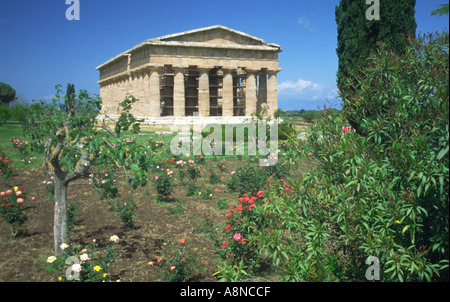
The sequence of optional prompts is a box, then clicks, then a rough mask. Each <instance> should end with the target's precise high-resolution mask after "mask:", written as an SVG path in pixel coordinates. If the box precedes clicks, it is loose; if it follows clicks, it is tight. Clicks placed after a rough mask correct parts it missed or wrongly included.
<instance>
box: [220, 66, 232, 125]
mask: <svg viewBox="0 0 450 302" xmlns="http://www.w3.org/2000/svg"><path fill="white" fill-rule="evenodd" d="M222 116H233V75H232V74H231V70H228V69H226V70H224V74H223V105H222Z"/></svg>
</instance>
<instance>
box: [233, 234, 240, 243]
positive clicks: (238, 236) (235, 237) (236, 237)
mask: <svg viewBox="0 0 450 302" xmlns="http://www.w3.org/2000/svg"><path fill="white" fill-rule="evenodd" d="M233 239H234V240H236V241H239V240H240V239H241V234H239V233H236V234H234V236H233Z"/></svg>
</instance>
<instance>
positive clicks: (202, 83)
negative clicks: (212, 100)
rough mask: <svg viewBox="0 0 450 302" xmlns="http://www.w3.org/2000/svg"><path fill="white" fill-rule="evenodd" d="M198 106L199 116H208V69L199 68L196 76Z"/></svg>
mask: <svg viewBox="0 0 450 302" xmlns="http://www.w3.org/2000/svg"><path fill="white" fill-rule="evenodd" d="M198 107H199V112H200V116H202V117H206V116H209V69H200V76H199V78H198Z"/></svg>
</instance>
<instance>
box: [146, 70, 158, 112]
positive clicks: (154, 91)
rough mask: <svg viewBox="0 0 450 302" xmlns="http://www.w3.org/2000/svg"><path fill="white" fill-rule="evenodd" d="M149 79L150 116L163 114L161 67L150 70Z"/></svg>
mask: <svg viewBox="0 0 450 302" xmlns="http://www.w3.org/2000/svg"><path fill="white" fill-rule="evenodd" d="M149 74H150V76H149V81H148V88H149V92H148V94H149V95H148V103H149V106H148V107H149V109H148V110H149V116H152V117H159V116H161V98H160V89H159V69H158V68H156V67H153V68H151V69H150V71H149Z"/></svg>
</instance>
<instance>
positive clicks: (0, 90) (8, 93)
mask: <svg viewBox="0 0 450 302" xmlns="http://www.w3.org/2000/svg"><path fill="white" fill-rule="evenodd" d="M15 97H16V91H15V90H14V89H13V88H12V87H11V86H10V85H8V84H5V83H2V82H0V104H8V103H9V102H11V101H13V100H14V98H15Z"/></svg>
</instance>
